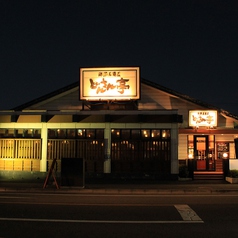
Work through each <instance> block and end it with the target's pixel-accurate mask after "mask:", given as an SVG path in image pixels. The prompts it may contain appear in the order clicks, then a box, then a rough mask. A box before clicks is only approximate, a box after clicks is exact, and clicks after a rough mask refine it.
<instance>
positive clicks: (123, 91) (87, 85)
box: [79, 67, 140, 101]
mask: <svg viewBox="0 0 238 238" xmlns="http://www.w3.org/2000/svg"><path fill="white" fill-rule="evenodd" d="M79 95H80V100H91V101H95V100H131V99H132V100H136V99H139V98H140V68H139V67H113V68H112V67H109V68H81V69H80V93H79Z"/></svg>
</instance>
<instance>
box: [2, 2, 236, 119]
mask: <svg viewBox="0 0 238 238" xmlns="http://www.w3.org/2000/svg"><path fill="white" fill-rule="evenodd" d="M0 32H1V33H0V82H1V88H0V89H1V90H0V91H1V94H0V109H1V110H3V109H11V108H13V107H15V106H18V105H21V104H23V103H26V102H28V101H31V100H33V99H35V98H38V97H40V96H43V95H45V94H47V93H50V92H52V91H54V90H57V89H59V88H61V87H64V86H67V85H69V84H71V83H74V82H76V81H78V79H79V68H80V67H92V66H97V67H99V66H100V67H101V66H140V67H141V76H142V77H143V78H145V79H147V80H150V81H152V82H156V83H158V84H160V85H162V86H165V87H168V88H170V89H172V90H175V91H177V92H180V93H183V94H185V95H188V96H190V97H193V98H195V99H199V100H201V101H204V102H206V103H210V104H212V105H214V106H217V107H221V108H223V109H225V110H227V111H229V112H231V113H235V114H237V115H238V1H237V0H234V1H232V0H230V1H229V0H227V1H222V0H214V1H212V0H204V1H203V0H197V1H194V0H188V1H186V0H177V1H171V0H164V1H160V0H119V1H117V0H97V1H96V0H77V1H76V0H65V1H61V0H54V1H52V0H46V1H44V0H40V1H38V0H29V1H25V0H0Z"/></svg>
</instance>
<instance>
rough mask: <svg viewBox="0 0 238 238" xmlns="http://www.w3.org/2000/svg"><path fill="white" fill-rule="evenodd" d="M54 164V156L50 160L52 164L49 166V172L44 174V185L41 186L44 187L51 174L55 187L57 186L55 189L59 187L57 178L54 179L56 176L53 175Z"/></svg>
mask: <svg viewBox="0 0 238 238" xmlns="http://www.w3.org/2000/svg"><path fill="white" fill-rule="evenodd" d="M55 164H56V158H55V159H53V162H52V164H51V166H50V169H49V172H48V174H47V176H46V179H45V183H44V185H43V188H46V186H47V185H48V182H49V179H50V177H51V176H52V177H53V179H54V182H55V186H56V188H57V189H59V188H60V187H59V185H58V182H57V180H56V176H55V168H54V167H55Z"/></svg>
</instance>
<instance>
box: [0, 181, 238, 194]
mask: <svg viewBox="0 0 238 238" xmlns="http://www.w3.org/2000/svg"><path fill="white" fill-rule="evenodd" d="M43 186H44V182H42V183H41V182H12V181H4V182H1V181H0V192H31V193H78V194H121V195H123V194H135V195H136V194H143V195H146V194H148V195H150V194H161V195H163V194H164V195H167V194H171V195H172V194H176V195H178V194H188V195H189V194H238V184H230V183H227V182H226V181H223V180H190V181H161V182H156V183H146V182H137V183H130V182H125V181H123V182H121V183H120V182H118V183H85V184H84V185H82V186H59V188H57V186H56V185H55V183H53V182H52V183H49V184H47V186H45V187H44V188H43Z"/></svg>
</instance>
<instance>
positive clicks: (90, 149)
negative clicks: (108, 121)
mask: <svg viewBox="0 0 238 238" xmlns="http://www.w3.org/2000/svg"><path fill="white" fill-rule="evenodd" d="M104 151H105V148H104V140H94V139H93V140H68V139H67V140H64V139H50V140H48V150H47V168H48V169H49V168H50V166H51V164H52V162H53V159H54V158H56V171H60V169H61V158H83V159H85V171H86V172H103V163H104Z"/></svg>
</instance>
